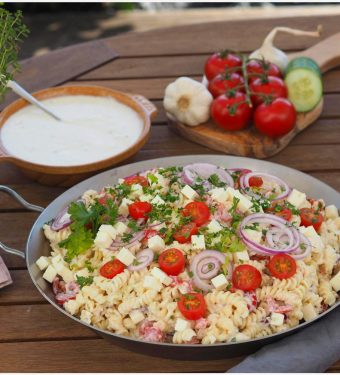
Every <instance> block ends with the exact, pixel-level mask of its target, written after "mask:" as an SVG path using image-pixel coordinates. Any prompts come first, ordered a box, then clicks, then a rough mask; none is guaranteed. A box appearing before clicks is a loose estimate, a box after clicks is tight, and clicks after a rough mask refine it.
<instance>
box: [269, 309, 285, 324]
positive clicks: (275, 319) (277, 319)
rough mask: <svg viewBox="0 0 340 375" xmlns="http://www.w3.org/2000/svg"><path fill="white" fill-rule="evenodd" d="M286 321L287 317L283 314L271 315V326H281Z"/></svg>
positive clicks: (274, 313)
mask: <svg viewBox="0 0 340 375" xmlns="http://www.w3.org/2000/svg"><path fill="white" fill-rule="evenodd" d="M284 319H285V316H284V315H283V314H280V313H276V312H273V313H271V315H270V319H269V324H271V325H272V326H281V325H282V324H283V321H284Z"/></svg>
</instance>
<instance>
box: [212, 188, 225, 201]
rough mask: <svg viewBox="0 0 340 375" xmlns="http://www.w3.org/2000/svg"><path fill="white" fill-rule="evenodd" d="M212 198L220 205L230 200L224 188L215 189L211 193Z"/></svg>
mask: <svg viewBox="0 0 340 375" xmlns="http://www.w3.org/2000/svg"><path fill="white" fill-rule="evenodd" d="M209 194H210V195H211V198H212V199H213V200H215V201H217V202H219V203H225V202H226V201H227V200H228V192H227V190H226V189H224V188H214V189H211V190H210V191H209Z"/></svg>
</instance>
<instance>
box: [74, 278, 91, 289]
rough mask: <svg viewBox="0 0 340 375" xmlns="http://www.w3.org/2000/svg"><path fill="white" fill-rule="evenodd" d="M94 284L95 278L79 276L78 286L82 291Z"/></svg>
mask: <svg viewBox="0 0 340 375" xmlns="http://www.w3.org/2000/svg"><path fill="white" fill-rule="evenodd" d="M92 283H93V276H88V277H85V276H77V284H78V285H79V286H80V289H82V288H83V287H84V286H86V285H91V284H92Z"/></svg>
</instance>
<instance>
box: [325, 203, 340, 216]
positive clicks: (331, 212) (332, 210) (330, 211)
mask: <svg viewBox="0 0 340 375" xmlns="http://www.w3.org/2000/svg"><path fill="white" fill-rule="evenodd" d="M325 216H326V218H327V219H336V218H337V217H339V211H338V209H337V207H336V206H334V204H331V205H330V206H327V207H326V208H325Z"/></svg>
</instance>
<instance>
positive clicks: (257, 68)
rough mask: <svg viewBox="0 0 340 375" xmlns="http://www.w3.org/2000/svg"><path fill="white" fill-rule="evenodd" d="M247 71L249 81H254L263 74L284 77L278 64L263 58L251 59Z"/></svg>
mask: <svg viewBox="0 0 340 375" xmlns="http://www.w3.org/2000/svg"><path fill="white" fill-rule="evenodd" d="M247 73H248V78H249V82H252V81H254V80H255V79H257V78H259V77H260V76H261V75H265V76H272V77H279V78H282V74H281V71H280V69H279V67H278V66H277V65H275V64H273V63H270V62H266V61H262V60H250V61H249V62H248V63H247Z"/></svg>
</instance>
